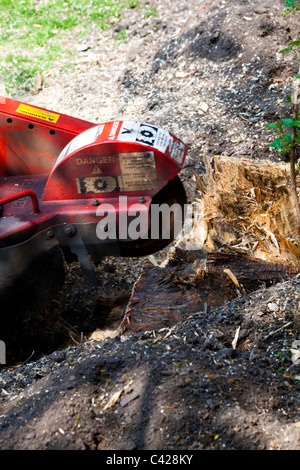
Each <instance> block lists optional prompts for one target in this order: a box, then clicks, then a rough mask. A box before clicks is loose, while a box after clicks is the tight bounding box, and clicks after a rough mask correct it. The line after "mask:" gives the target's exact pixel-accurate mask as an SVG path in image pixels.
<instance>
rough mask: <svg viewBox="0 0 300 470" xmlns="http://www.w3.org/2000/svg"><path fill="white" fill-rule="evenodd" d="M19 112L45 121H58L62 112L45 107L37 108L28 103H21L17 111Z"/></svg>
mask: <svg viewBox="0 0 300 470" xmlns="http://www.w3.org/2000/svg"><path fill="white" fill-rule="evenodd" d="M16 112H17V113H19V114H25V115H26V116H30V117H32V118H36V119H42V120H43V121H47V122H53V123H56V122H57V121H58V119H59V117H60V114H56V113H52V112H51V111H46V110H45V109H39V108H35V107H34V106H29V105H28V104H24V103H21V104H20V105H19V107H18V109H17V111H16Z"/></svg>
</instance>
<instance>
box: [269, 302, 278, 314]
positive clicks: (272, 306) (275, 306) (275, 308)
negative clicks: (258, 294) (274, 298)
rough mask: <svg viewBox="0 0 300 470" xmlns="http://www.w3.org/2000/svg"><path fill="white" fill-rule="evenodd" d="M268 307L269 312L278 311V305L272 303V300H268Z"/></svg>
mask: <svg viewBox="0 0 300 470" xmlns="http://www.w3.org/2000/svg"><path fill="white" fill-rule="evenodd" d="M268 308H269V310H271V312H278V310H279V307H278V305H277V304H274V303H273V302H270V303H269V304H268Z"/></svg>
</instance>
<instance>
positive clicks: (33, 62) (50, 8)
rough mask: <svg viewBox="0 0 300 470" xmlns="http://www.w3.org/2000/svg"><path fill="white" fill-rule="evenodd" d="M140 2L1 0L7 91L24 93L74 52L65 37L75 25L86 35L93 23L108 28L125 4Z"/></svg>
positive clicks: (0, 60)
mask: <svg viewBox="0 0 300 470" xmlns="http://www.w3.org/2000/svg"><path fill="white" fill-rule="evenodd" d="M138 6H139V0H118V1H117V0H0V80H1V81H2V82H4V84H5V88H6V91H7V92H8V93H11V94H12V95H19V96H20V95H22V94H24V93H27V92H28V91H30V90H32V89H33V88H34V86H35V83H36V80H37V74H38V73H39V74H41V75H43V73H44V72H45V71H46V70H48V69H49V67H50V66H51V65H52V64H53V63H54V62H55V60H57V59H58V58H59V57H62V56H64V55H66V54H68V53H69V54H70V51H67V50H66V48H65V47H64V37H65V36H68V34H69V35H70V34H71V33H72V32H73V31H74V28H76V31H77V33H78V34H79V35H80V37H83V36H84V35H85V34H86V33H87V32H88V30H89V27H90V26H91V24H95V25H96V26H97V27H99V28H101V29H106V28H108V27H109V26H110V19H111V18H112V17H115V18H120V19H121V18H122V9H123V8H134V7H138ZM124 37H125V36H124ZM78 38H79V36H78ZM121 39H122V38H121ZM119 40H120V38H119ZM70 57H71V56H70Z"/></svg>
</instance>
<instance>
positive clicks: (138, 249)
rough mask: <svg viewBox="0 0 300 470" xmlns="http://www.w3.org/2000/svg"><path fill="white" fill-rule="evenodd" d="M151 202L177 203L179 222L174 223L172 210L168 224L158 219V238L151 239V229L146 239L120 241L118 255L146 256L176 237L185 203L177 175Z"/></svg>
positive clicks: (182, 217)
mask: <svg viewBox="0 0 300 470" xmlns="http://www.w3.org/2000/svg"><path fill="white" fill-rule="evenodd" d="M153 204H157V205H159V206H161V205H162V204H167V205H168V206H169V207H171V206H172V205H173V204H175V205H177V209H179V211H178V212H179V214H178V216H179V217H181V223H179V224H178V225H177V224H176V225H175V223H174V218H175V217H176V214H175V213H174V212H170V224H169V221H167V223H165V221H163V220H162V219H161V220H160V226H159V228H160V233H159V238H158V239H155V240H153V239H151V230H149V234H148V239H145V240H142V239H140V240H136V241H130V242H125V243H120V256H125V257H136V256H147V255H150V254H152V253H156V252H157V251H160V250H162V249H164V248H165V247H166V246H168V245H169V244H170V243H171V242H172V241H173V240H174V239H175V238H176V236H177V235H178V233H177V231H178V229H177V231H176V227H178V228H179V230H181V228H182V226H183V223H184V220H183V219H184V208H185V204H187V198H186V193H185V190H184V187H183V184H182V182H181V180H180V178H179V176H175V178H173V179H172V180H171V181H169V182H168V184H167V185H166V186H164V187H163V188H162V189H161V190H160V191H159V192H158V193H157V194H156V195H155V196H154V197H153V199H152V203H151V205H153ZM150 207H151V206H150ZM150 213H151V210H150ZM150 226H151V221H150ZM169 228H170V230H169Z"/></svg>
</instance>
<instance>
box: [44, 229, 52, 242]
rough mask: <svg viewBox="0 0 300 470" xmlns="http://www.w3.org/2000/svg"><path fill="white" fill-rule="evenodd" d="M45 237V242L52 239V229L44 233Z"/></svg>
mask: <svg viewBox="0 0 300 470" xmlns="http://www.w3.org/2000/svg"><path fill="white" fill-rule="evenodd" d="M45 237H46V238H47V240H50V239H51V238H53V237H54V230H53V229H52V228H50V229H49V230H47V232H46V233H45Z"/></svg>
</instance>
